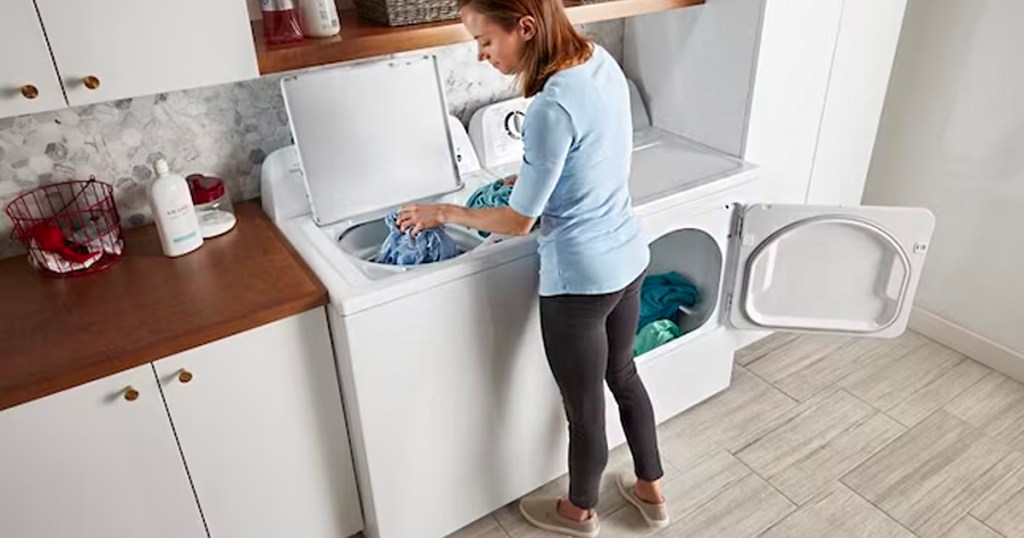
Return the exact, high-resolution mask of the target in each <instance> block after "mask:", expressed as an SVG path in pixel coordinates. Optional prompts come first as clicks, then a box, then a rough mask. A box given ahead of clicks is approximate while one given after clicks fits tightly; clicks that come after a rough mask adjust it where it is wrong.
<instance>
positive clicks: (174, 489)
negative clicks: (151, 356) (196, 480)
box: [0, 364, 206, 538]
mask: <svg viewBox="0 0 1024 538" xmlns="http://www.w3.org/2000/svg"><path fill="white" fill-rule="evenodd" d="M129 387H130V389H129ZM0 536H8V537H11V538H14V537H17V538H65V537H72V536H82V537H94V536H95V537H99V536H102V537H105V538H134V537H137V536H146V537H154V538H204V537H205V536H206V531H205V529H204V528H203V522H202V518H201V516H200V513H199V509H198V507H197V506H196V501H195V497H194V495H193V494H192V489H191V488H190V487H189V481H188V476H187V474H186V472H185V467H184V466H183V465H182V461H181V454H180V452H179V451H178V446H177V444H175V442H174V433H173V432H172V430H171V426H170V424H169V423H168V421H167V411H166V409H165V407H164V403H163V400H162V399H161V398H160V391H159V389H158V388H157V384H156V381H155V380H154V378H153V370H152V367H151V366H150V365H149V364H146V365H143V366H139V367H137V368H133V369H131V370H128V371H125V372H122V373H119V374H116V375H112V376H109V377H106V378H103V379H100V380H98V381H93V382H91V383H87V384H85V385H82V386H79V387H75V388H73V389H69V390H66V391H64V392H60V393H58V394H54V395H52V396H48V397H45V398H42V399H39V400H35V401H32V402H29V403H25V404H22V405H19V406H17V407H13V408H11V409H7V410H4V411H3V412H0Z"/></svg>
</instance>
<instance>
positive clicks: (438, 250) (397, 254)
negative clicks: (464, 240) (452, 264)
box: [375, 213, 459, 265]
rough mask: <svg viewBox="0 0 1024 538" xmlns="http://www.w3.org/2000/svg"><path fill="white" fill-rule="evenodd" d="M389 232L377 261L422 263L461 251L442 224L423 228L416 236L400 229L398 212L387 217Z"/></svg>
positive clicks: (450, 256)
mask: <svg viewBox="0 0 1024 538" xmlns="http://www.w3.org/2000/svg"><path fill="white" fill-rule="evenodd" d="M384 223H385V224H387V226H388V230H389V232H388V236H387V238H386V239H384V243H383V244H381V246H380V253H379V254H377V258H376V260H375V261H376V262H377V263H384V264H388V265H422V264H424V263H433V262H439V261H441V260H447V259H449V258H454V257H455V256H456V255H458V253H459V249H458V246H457V245H456V244H455V240H454V239H452V238H451V237H449V236H448V234H447V233H445V231H444V229H442V228H433V229H430V230H422V231H420V233H419V234H417V235H416V236H413V235H412V233H409V232H403V231H401V230H399V229H398V215H397V214H396V213H391V214H389V215H388V216H386V217H384Z"/></svg>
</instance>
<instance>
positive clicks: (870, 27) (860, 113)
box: [807, 0, 907, 205]
mask: <svg viewBox="0 0 1024 538" xmlns="http://www.w3.org/2000/svg"><path fill="white" fill-rule="evenodd" d="M906 7H907V2H906V0H857V1H855V2H854V1H850V2H846V6H845V7H844V8H843V23H842V25H841V27H840V30H839V40H838V42H837V44H836V52H835V59H834V60H833V61H832V76H831V79H830V81H829V87H828V98H827V99H826V101H825V110H824V111H823V113H822V118H821V134H820V135H819V137H818V148H817V153H816V154H815V157H814V171H813V172H812V174H811V186H810V189H808V192H807V203H809V204H841V205H857V204H859V203H860V200H861V196H862V195H863V194H864V183H865V181H866V180H867V175H868V167H869V166H870V165H871V153H872V151H873V150H874V147H875V135H876V134H877V133H878V124H879V121H880V120H881V118H882V106H883V105H884V104H885V94H886V91H887V90H888V88H889V74H890V73H891V72H892V63H893V60H894V59H895V57H896V45H897V44H898V43H899V39H900V28H902V27H903V13H904V11H905V10H906Z"/></svg>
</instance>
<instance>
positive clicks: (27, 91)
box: [21, 84, 39, 99]
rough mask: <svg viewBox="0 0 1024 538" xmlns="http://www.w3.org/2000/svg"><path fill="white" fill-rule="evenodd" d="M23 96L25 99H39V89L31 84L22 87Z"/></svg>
mask: <svg viewBox="0 0 1024 538" xmlns="http://www.w3.org/2000/svg"><path fill="white" fill-rule="evenodd" d="M21 95H22V97H24V98H25V99H35V98H36V97H39V88H36V87H35V86H33V85H31V84H26V85H24V86H22V87H21Z"/></svg>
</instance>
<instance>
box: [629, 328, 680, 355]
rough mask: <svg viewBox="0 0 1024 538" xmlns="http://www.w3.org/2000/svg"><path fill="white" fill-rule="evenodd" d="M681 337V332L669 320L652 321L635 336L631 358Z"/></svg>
mask: <svg viewBox="0 0 1024 538" xmlns="http://www.w3.org/2000/svg"><path fill="white" fill-rule="evenodd" d="M682 335H683V330H682V329H680V328H679V326H678V325H676V324H675V322H674V321H672V320H669V319H659V320H657V321H653V322H651V323H649V324H647V326H645V327H644V328H643V329H640V332H639V333H637V335H636V340H635V341H634V342H633V356H634V357H639V356H640V355H643V354H644V353H647V352H648V351H652V350H654V349H657V348H659V347H661V346H663V345H665V344H667V343H669V342H671V341H673V340H675V339H676V338H679V337H680V336H682Z"/></svg>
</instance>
